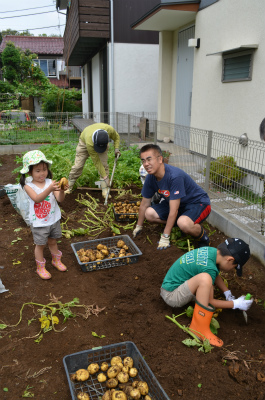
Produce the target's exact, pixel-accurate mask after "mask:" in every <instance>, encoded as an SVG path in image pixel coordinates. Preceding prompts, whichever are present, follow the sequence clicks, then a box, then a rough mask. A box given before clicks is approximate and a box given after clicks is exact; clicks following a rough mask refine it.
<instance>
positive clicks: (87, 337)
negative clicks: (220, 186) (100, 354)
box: [0, 156, 265, 400]
mask: <svg viewBox="0 0 265 400" xmlns="http://www.w3.org/2000/svg"><path fill="white" fill-rule="evenodd" d="M0 159H1V160H0V161H1V162H2V167H0V173H1V182H0V184H7V183H14V182H15V177H14V176H13V175H12V174H11V171H12V170H13V169H14V168H15V167H16V164H15V162H14V159H15V156H1V157H0ZM77 193H78V191H76V192H74V193H73V194H71V195H69V196H67V197H66V199H65V201H64V202H63V203H62V205H61V206H62V209H63V210H64V212H65V215H67V216H68V217H70V219H71V224H72V225H71V226H76V227H78V226H79V224H78V220H79V219H80V218H82V216H83V214H84V210H85V208H84V206H80V205H79V204H78V203H77V202H76V201H75V198H76V196H77ZM90 194H92V195H95V196H98V194H97V192H91V193H90ZM0 227H1V230H0V247H1V250H0V265H1V266H3V267H4V268H2V269H0V278H1V280H2V282H3V284H4V285H5V287H6V288H7V289H9V291H8V292H5V293H2V294H0V304H1V307H0V309H1V311H0V319H1V321H0V323H1V324H3V323H4V324H7V325H15V324H17V323H18V322H19V319H20V310H21V307H22V305H23V304H24V303H28V302H34V303H38V304H44V305H46V304H48V303H49V302H51V298H53V299H54V298H57V299H58V298H59V299H60V301H61V302H62V303H66V302H69V301H72V300H73V299H74V298H76V297H77V298H78V299H79V302H80V303H79V304H81V305H82V304H84V305H88V306H89V305H90V306H93V307H90V310H94V314H93V312H92V313H91V315H90V316H88V318H86V319H85V318H83V317H82V316H77V317H75V318H70V319H68V320H67V322H66V323H65V324H63V323H62V321H63V318H62V316H59V320H60V323H59V324H58V325H56V329H57V330H58V331H60V332H54V331H50V332H47V333H45V334H44V335H43V339H42V340H41V341H40V342H39V343H36V342H35V341H34V339H35V338H36V337H37V336H36V335H37V334H38V332H39V331H40V322H39V321H38V316H37V310H38V308H40V306H39V307H38V306H34V307H33V306H30V305H27V306H25V307H24V309H23V312H22V314H21V315H22V318H21V322H20V323H19V324H18V325H17V326H14V327H8V328H6V329H4V330H2V331H0V358H1V364H0V382H1V385H0V393H1V394H0V398H1V399H5V400H8V399H20V398H22V397H31V396H25V394H27V393H28V392H29V393H31V394H34V398H35V399H45V400H48V399H60V400H62V399H63V400H70V399H71V394H70V390H69V386H68V382H67V378H66V373H65V370H64V367H63V357H64V356H66V355H69V354H72V353H76V352H79V351H83V350H87V349H91V348H93V347H98V346H105V345H110V344H115V343H120V342H124V341H132V342H134V343H135V345H136V346H137V348H138V349H139V351H140V352H141V354H142V356H143V357H144V359H145V361H146V362H147V364H148V365H149V367H150V368H151V370H152V371H153V373H154V375H155V376H156V378H157V379H158V381H159V383H160V384H161V386H162V387H163V389H164V390H165V392H166V393H167V395H168V397H169V398H170V399H177V398H183V399H189V400H191V399H204V400H212V399H229V400H233V399H241V400H251V399H253V400H254V399H256V400H262V399H265V341H264V337H265V309H264V306H263V305H262V304H263V303H264V299H265V295H264V286H265V277H264V267H263V266H262V265H261V264H260V263H259V262H258V261H257V260H256V259H255V258H253V257H251V258H250V260H249V261H248V262H247V264H246V265H245V267H244V274H243V277H242V278H238V277H236V276H235V275H234V274H230V275H227V276H226V278H227V280H228V284H229V288H230V289H231V290H232V292H233V294H234V295H236V296H239V295H241V294H246V293H247V292H250V293H251V294H252V295H253V296H254V298H255V300H256V302H254V304H253V306H252V307H251V309H250V310H249V311H248V324H246V323H245V321H244V318H243V314H242V312H241V311H238V310H224V311H223V312H220V314H219V316H218V321H219V323H220V326H221V328H220V330H219V332H218V336H219V337H220V338H221V339H222V340H223V341H224V346H223V347H222V348H214V349H213V350H212V351H211V353H207V354H203V353H202V352H199V351H198V350H197V348H188V347H186V346H185V345H184V344H182V340H184V339H186V338H188V335H187V334H186V333H184V332H183V331H182V330H180V329H179V328H178V327H177V325H175V324H174V323H172V322H171V321H170V320H168V319H167V318H165V316H166V315H168V316H172V314H176V315H177V314H180V313H181V312H183V311H184V309H185V308H183V309H172V308H171V307H169V306H167V305H166V304H165V303H164V302H163V300H162V298H161V297H160V286H161V283H162V281H163V278H164V276H165V274H166V272H167V270H168V269H169V267H170V266H171V265H172V263H173V262H174V261H175V260H176V259H177V258H178V257H179V256H181V255H182V254H183V251H182V250H180V249H178V248H177V247H175V246H171V247H170V248H169V249H167V250H164V251H158V250H156V247H157V241H158V238H159V234H160V232H161V227H160V226H152V225H147V224H146V225H145V229H144V232H143V233H142V234H141V235H139V236H138V237H137V238H136V239H134V242H135V244H136V245H137V246H138V247H139V249H140V250H141V251H142V253H143V254H142V256H140V257H139V260H138V262H137V263H135V264H131V265H125V266H119V267H115V268H109V269H103V270H99V271H93V272H82V270H81V269H80V266H79V265H78V263H77V260H76V258H75V255H74V253H73V251H72V248H71V242H80V241H84V240H87V239H86V238H85V237H84V236H77V237H76V236H75V237H74V238H71V239H66V238H64V237H63V238H62V239H61V242H60V243H59V248H60V250H61V251H62V253H63V262H64V263H65V264H66V265H67V267H68V271H67V272H59V271H57V270H56V269H55V268H54V267H52V266H51V256H50V254H49V251H48V249H46V251H45V258H46V259H47V269H48V270H49V271H50V272H51V273H52V279H51V280H49V281H43V280H41V279H40V278H39V277H38V275H37V274H36V273H35V262H34V245H33V241H32V236H31V232H30V230H29V228H28V227H27V225H26V224H25V222H24V221H23V219H22V218H21V217H20V216H19V215H18V214H17V213H16V211H15V210H14V208H13V206H12V205H11V203H10V201H9V199H8V197H7V196H4V197H2V198H0ZM18 228H22V229H21V230H20V231H15V229H18ZM211 230H214V228H211ZM122 234H129V236H130V237H132V231H131V230H130V231H124V232H122ZM109 236H112V235H111V233H110V232H109V231H106V232H104V234H102V235H101V237H109ZM147 236H148V239H149V240H148V239H147ZM18 237H19V238H20V239H22V240H18V241H16V242H13V244H12V241H13V240H17V238H18ZM224 239H225V236H224V235H223V233H221V232H219V231H218V230H217V231H215V233H214V234H213V235H212V236H211V245H212V246H214V247H216V246H217V245H218V244H219V243H220V242H222V241H223V240H224ZM18 262H20V263H18ZM258 300H263V301H262V302H260V301H258ZM103 308H104V310H102V311H98V312H97V310H100V309H103ZM33 318H34V320H32V319H33ZM30 320H32V321H31V323H29V322H28V321H30ZM178 321H179V322H180V323H182V324H184V325H188V324H189V323H190V319H189V318H188V317H187V316H186V315H184V316H182V317H179V319H178ZM63 328H64V330H63V331H61V330H62V329H63ZM92 332H96V333H97V334H98V335H99V336H101V335H105V337H104V338H98V337H94V336H93V335H92ZM34 336H35V338H34ZM23 395H24V396H23Z"/></svg>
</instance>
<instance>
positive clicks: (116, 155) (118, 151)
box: [115, 149, 121, 157]
mask: <svg viewBox="0 0 265 400" xmlns="http://www.w3.org/2000/svg"><path fill="white" fill-rule="evenodd" d="M118 155H119V156H120V155H121V152H120V150H119V149H115V157H118Z"/></svg>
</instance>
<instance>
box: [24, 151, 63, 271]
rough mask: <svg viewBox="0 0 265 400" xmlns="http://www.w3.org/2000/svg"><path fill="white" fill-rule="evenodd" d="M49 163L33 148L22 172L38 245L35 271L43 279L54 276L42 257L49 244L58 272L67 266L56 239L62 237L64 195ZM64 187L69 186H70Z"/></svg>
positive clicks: (33, 232) (25, 158) (50, 162)
mask: <svg viewBox="0 0 265 400" xmlns="http://www.w3.org/2000/svg"><path fill="white" fill-rule="evenodd" d="M50 164H52V161H49V160H47V159H46V157H45V155H44V154H43V153H42V152H41V151H39V150H33V151H29V152H28V153H26V154H25V155H24V157H23V168H22V170H21V171H20V173H21V174H22V175H21V177H20V184H21V186H22V188H24V190H25V191H26V193H27V195H28V196H29V215H30V217H29V218H30V224H31V225H30V228H31V231H32V234H33V239H34V243H35V245H36V247H35V259H36V264H37V271H36V272H37V274H38V275H39V276H40V277H41V278H42V279H50V278H51V274H50V273H49V272H48V271H47V270H46V268H45V264H46V260H45V258H44V257H43V250H44V247H45V245H46V244H47V243H48V247H49V249H50V252H51V255H52V265H53V266H54V267H55V268H57V269H58V270H59V271H66V269H67V268H66V266H65V265H64V264H62V262H61V257H62V253H61V251H59V250H58V247H57V242H56V240H57V239H59V238H60V237H61V236H62V231H61V225H60V219H61V211H60V208H59V206H58V204H57V201H59V202H62V201H63V200H64V197H65V194H64V191H63V190H61V189H60V187H59V185H58V182H56V181H53V180H52V173H51V171H50V170H49V165H50ZM25 174H29V175H30V176H31V177H32V181H31V182H28V179H27V180H26V177H25ZM64 189H65V190H66V189H68V186H65V188H64ZM56 200H57V201H56Z"/></svg>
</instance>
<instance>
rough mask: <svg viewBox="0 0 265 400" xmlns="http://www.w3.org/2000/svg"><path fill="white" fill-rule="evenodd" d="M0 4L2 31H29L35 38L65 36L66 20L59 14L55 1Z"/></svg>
mask: <svg viewBox="0 0 265 400" xmlns="http://www.w3.org/2000/svg"><path fill="white" fill-rule="evenodd" d="M0 3H1V5H0V31H3V30H6V29H15V30H17V31H23V30H26V29H28V30H29V31H30V33H32V34H34V36H38V35H40V34H42V33H46V34H47V35H53V34H54V35H61V36H63V34H64V24H65V20H66V18H65V15H62V14H59V13H58V12H57V10H56V7H55V4H56V2H55V1H54V0H37V1H36V0H24V1H21V0H10V1H8V0H0ZM22 10H23V11H22ZM7 11H8V12H7ZM51 11H52V12H51ZM65 11H66V10H63V11H62V12H63V13H65ZM27 14H35V15H28V16H26V15H27ZM10 17H12V18H10ZM60 25H61V26H60ZM48 27H52V28H48ZM36 28H41V29H36Z"/></svg>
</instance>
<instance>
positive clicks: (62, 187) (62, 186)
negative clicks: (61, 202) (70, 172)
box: [59, 178, 68, 190]
mask: <svg viewBox="0 0 265 400" xmlns="http://www.w3.org/2000/svg"><path fill="white" fill-rule="evenodd" d="M67 185H68V180H67V179H66V178H62V179H61V180H60V182H59V187H60V189H62V190H64V188H65V186H67Z"/></svg>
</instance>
